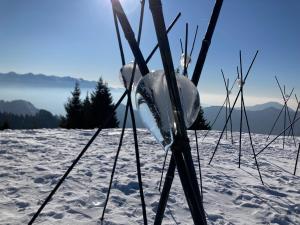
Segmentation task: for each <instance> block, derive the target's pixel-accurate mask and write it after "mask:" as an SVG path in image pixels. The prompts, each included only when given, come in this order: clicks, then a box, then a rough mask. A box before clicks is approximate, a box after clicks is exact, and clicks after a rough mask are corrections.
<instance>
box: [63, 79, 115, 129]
mask: <svg viewBox="0 0 300 225" xmlns="http://www.w3.org/2000/svg"><path fill="white" fill-rule="evenodd" d="M65 110H66V116H62V117H61V123H60V126H61V127H63V128H67V129H75V128H76V129H93V128H97V127H100V126H101V127H102V128H116V127H118V126H119V121H118V119H117V116H116V112H115V110H114V104H113V99H112V96H111V93H110V90H109V88H108V86H107V83H104V82H103V80H102V78H100V79H99V81H98V82H97V85H96V87H95V90H94V91H93V92H92V93H91V94H89V93H87V95H86V97H85V99H84V100H81V91H80V87H79V84H78V83H75V87H74V90H73V91H72V92H71V97H70V98H69V99H68V101H67V103H66V104H65ZM110 116H111V119H110V120H109V121H108V122H106V119H107V118H109V117H110Z"/></svg>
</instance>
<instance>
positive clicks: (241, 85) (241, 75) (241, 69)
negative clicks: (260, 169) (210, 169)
mask: <svg viewBox="0 0 300 225" xmlns="http://www.w3.org/2000/svg"><path fill="white" fill-rule="evenodd" d="M239 85H240V91H241V117H240V139H239V168H241V157H242V132H243V101H242V99H243V98H244V80H243V66H242V52H241V51H240V84H239Z"/></svg>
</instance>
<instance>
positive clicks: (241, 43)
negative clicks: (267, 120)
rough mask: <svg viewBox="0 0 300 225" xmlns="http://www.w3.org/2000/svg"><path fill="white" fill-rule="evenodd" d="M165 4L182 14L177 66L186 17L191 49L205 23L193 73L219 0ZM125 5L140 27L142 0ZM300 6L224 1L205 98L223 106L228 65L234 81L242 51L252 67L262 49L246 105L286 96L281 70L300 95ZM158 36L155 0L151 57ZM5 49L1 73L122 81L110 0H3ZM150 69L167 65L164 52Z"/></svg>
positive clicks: (203, 83) (168, 12)
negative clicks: (253, 58)
mask: <svg viewBox="0 0 300 225" xmlns="http://www.w3.org/2000/svg"><path fill="white" fill-rule="evenodd" d="M146 2H147V1H146ZM162 2H163V9H164V15H165V21H166V24H170V22H171V21H172V20H173V19H174V18H175V16H176V15H177V13H178V12H181V13H182V16H181V18H180V20H179V21H178V23H177V24H176V26H175V27H174V29H173V30H172V31H171V32H170V34H169V41H170V45H171V49H172V54H173V61H174V64H175V67H177V66H178V65H179V58H180V54H181V50H180V42H179V39H180V38H182V39H183V40H184V33H185V23H186V22H188V23H189V28H190V29H189V30H190V32H189V49H190V48H191V43H192V39H193V36H194V32H195V29H196V26H197V25H199V32H198V38H197V41H196V46H195V50H194V54H193V56H192V63H191V65H190V68H189V74H192V72H193V69H194V65H195V64H194V63H195V61H196V59H197V55H198V53H199V50H200V47H201V42H202V39H203V37H204V35H205V31H206V29H207V25H208V22H209V19H210V15H211V12H212V9H213V6H214V1H212V0H190V1H182V0H163V1H162ZM121 3H122V5H123V6H124V9H125V11H126V13H127V15H128V18H129V20H130V22H131V25H132V27H133V29H134V30H135V31H136V30H137V27H138V20H139V12H140V1H139V0H121ZM299 11H300V1H299V0H289V1H282V0H243V1H241V0H224V3H223V8H222V11H221V14H220V17H219V21H218V24H217V27H216V30H215V33H214V37H213V40H212V44H211V47H210V50H209V53H208V56H207V59H206V63H205V66H204V69H203V72H202V76H201V79H200V82H199V85H198V89H199V92H200V96H201V101H202V102H203V103H204V104H222V102H223V100H224V96H225V88H224V84H223V80H222V76H221V72H220V70H221V69H223V70H224V72H225V75H226V76H227V77H228V78H229V79H230V81H231V82H232V81H233V80H234V78H235V77H236V72H235V71H236V66H237V65H238V63H239V58H238V56H239V55H238V54H239V50H242V54H243V62H244V70H246V69H247V68H248V66H249V64H250V62H251V59H252V57H253V56H254V54H255V52H256V50H259V55H258V57H257V60H256V63H255V64H254V66H253V70H252V72H251V74H250V75H249V78H248V80H247V84H246V86H245V101H246V104H247V103H248V104H249V105H253V104H255V103H262V102H266V101H281V95H280V92H279V89H278V87H277V84H276V81H275V79H274V76H275V75H276V76H277V77H278V79H279V81H280V82H281V83H282V84H285V85H286V90H287V91H290V90H291V89H292V88H295V93H296V94H297V95H300V86H299V83H300V77H299V75H300V63H299V61H300V43H299V40H300V26H299V22H300V14H299ZM122 38H123V45H124V50H125V56H126V61H128V62H130V61H132V60H133V56H132V54H131V51H130V49H129V47H128V45H127V42H126V40H125V38H124V37H123V36H122ZM156 42H157V39H156V34H155V32H154V25H153V20H152V16H151V13H150V10H149V6H148V2H147V3H146V7H145V20H144V26H143V34H142V40H141V50H142V52H143V54H144V55H145V57H147V55H148V54H149V52H150V51H151V50H152V48H153V46H154V45H155V44H156ZM0 50H1V51H0V72H9V71H15V72H17V73H28V72H32V73H37V74H38V73H43V74H47V75H58V76H73V77H77V78H84V79H87V80H98V79H99V76H102V77H103V78H104V79H105V80H106V81H107V82H108V84H109V85H111V86H121V82H120V81H119V69H120V66H121V60H120V55H119V49H118V44H117V38H116V34H115V28H114V23H113V16H112V10H111V5H110V0H42V1H41V0H26V1H25V0H0ZM149 68H150V69H160V68H162V65H161V59H160V55H159V54H158V52H157V54H156V55H155V56H154V57H153V59H152V61H151V62H150V63H149ZM234 90H237V88H235V89H234ZM232 97H234V96H232ZM293 101H294V100H293Z"/></svg>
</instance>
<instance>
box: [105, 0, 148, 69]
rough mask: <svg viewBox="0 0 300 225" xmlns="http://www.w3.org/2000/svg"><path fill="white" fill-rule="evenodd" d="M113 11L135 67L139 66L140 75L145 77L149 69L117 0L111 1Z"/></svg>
mask: <svg viewBox="0 0 300 225" xmlns="http://www.w3.org/2000/svg"><path fill="white" fill-rule="evenodd" d="M111 3H112V6H113V10H114V11H115V13H116V15H117V18H118V20H119V22H120V24H121V27H122V29H123V32H124V35H125V38H126V39H127V41H128V44H129V46H130V48H131V51H132V53H133V55H134V58H135V60H136V63H137V65H138V66H139V69H140V72H141V74H142V75H146V74H148V73H149V69H148V67H147V64H146V61H145V59H144V56H143V54H142V52H141V50H140V48H139V45H138V43H137V41H136V39H135V36H134V32H133V30H132V28H131V26H130V23H129V21H128V19H127V16H126V15H125V13H124V10H123V8H122V6H121V4H120V2H119V0H111Z"/></svg>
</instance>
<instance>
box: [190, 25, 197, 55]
mask: <svg viewBox="0 0 300 225" xmlns="http://www.w3.org/2000/svg"><path fill="white" fill-rule="evenodd" d="M198 28H199V26H198V25H197V27H196V31H195V35H194V41H193V45H192V48H191V51H190V57H192V55H193V51H194V47H195V42H196V39H197V35H198Z"/></svg>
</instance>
